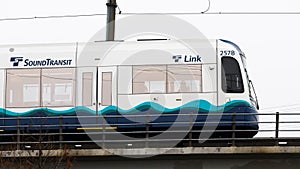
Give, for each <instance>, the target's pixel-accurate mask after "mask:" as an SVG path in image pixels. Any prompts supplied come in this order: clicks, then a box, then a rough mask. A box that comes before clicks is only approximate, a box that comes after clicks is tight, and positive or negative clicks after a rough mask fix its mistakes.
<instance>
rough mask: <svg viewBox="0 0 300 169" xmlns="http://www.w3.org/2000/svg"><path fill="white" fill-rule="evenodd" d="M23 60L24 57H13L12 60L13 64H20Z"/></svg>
mask: <svg viewBox="0 0 300 169" xmlns="http://www.w3.org/2000/svg"><path fill="white" fill-rule="evenodd" d="M22 61H23V57H11V58H10V62H13V66H14V67H15V66H19V62H22Z"/></svg>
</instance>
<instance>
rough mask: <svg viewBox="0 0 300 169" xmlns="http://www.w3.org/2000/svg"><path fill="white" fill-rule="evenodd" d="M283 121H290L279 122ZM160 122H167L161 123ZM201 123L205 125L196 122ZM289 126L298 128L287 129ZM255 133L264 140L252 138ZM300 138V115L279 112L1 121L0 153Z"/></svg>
mask: <svg viewBox="0 0 300 169" xmlns="http://www.w3.org/2000/svg"><path fill="white" fill-rule="evenodd" d="M256 116H259V117H264V119H263V120H259V121H256V120H245V119H256ZM249 117H251V118H249ZM281 117H289V118H283V119H281ZM157 118H161V119H163V120H160V121H158V120H157ZM199 118H205V119H206V120H205V121H197V119H199ZM174 119H175V120H174ZM285 119H287V120H285ZM126 120H127V121H126ZM290 124H293V125H294V126H293V127H291V128H289V126H287V127H285V125H290ZM256 125H259V126H260V127H259V129H257V128H255V126H256ZM297 125H299V128H298V126H297ZM265 126H266V127H265ZM295 127H296V128H295ZM256 133H258V135H260V136H259V137H258V136H255V137H252V136H253V135H255V134H256ZM265 133H267V134H265ZM282 133H294V134H290V136H291V137H283V136H280V135H281V134H282ZM295 133H296V134H295ZM297 133H300V113H279V112H277V113H259V114H255V115H254V114H252V113H210V114H193V113H186V114H161V115H159V116H158V115H155V114H141V115H132V114H125V115H101V116H100V115H98V116H51V117H2V118H0V147H1V149H2V150H7V149H18V150H19V149H36V148H43V149H59V148H62V147H65V146H66V145H67V146H69V147H70V148H100V147H102V148H143V147H168V146H174V147H175V146H177V147H178V146H179V147H184V146H249V145H250V146H260V145H264V146H278V145H295V146H300V135H297Z"/></svg>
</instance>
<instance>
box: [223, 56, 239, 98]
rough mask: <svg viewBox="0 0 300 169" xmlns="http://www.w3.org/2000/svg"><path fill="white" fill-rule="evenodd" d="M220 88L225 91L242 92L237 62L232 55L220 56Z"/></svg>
mask: <svg viewBox="0 0 300 169" xmlns="http://www.w3.org/2000/svg"><path fill="white" fill-rule="evenodd" d="M222 90H223V91H224V92H226V93H243V92H244V85H243V79H242V75H241V70H240V66H239V63H238V62H237V61H236V60H235V59H234V58H232V57H222Z"/></svg>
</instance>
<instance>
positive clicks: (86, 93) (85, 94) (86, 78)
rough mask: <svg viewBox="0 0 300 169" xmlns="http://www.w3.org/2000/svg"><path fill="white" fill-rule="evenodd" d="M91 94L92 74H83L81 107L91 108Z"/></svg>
mask: <svg viewBox="0 0 300 169" xmlns="http://www.w3.org/2000/svg"><path fill="white" fill-rule="evenodd" d="M92 93H93V73H92V72H84V73H83V74H82V105H83V106H92V102H93V100H92Z"/></svg>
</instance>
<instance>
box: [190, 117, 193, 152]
mask: <svg viewBox="0 0 300 169" xmlns="http://www.w3.org/2000/svg"><path fill="white" fill-rule="evenodd" d="M192 129H193V112H191V113H190V127H189V147H192V139H193V133H192V132H193V131H192Z"/></svg>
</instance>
